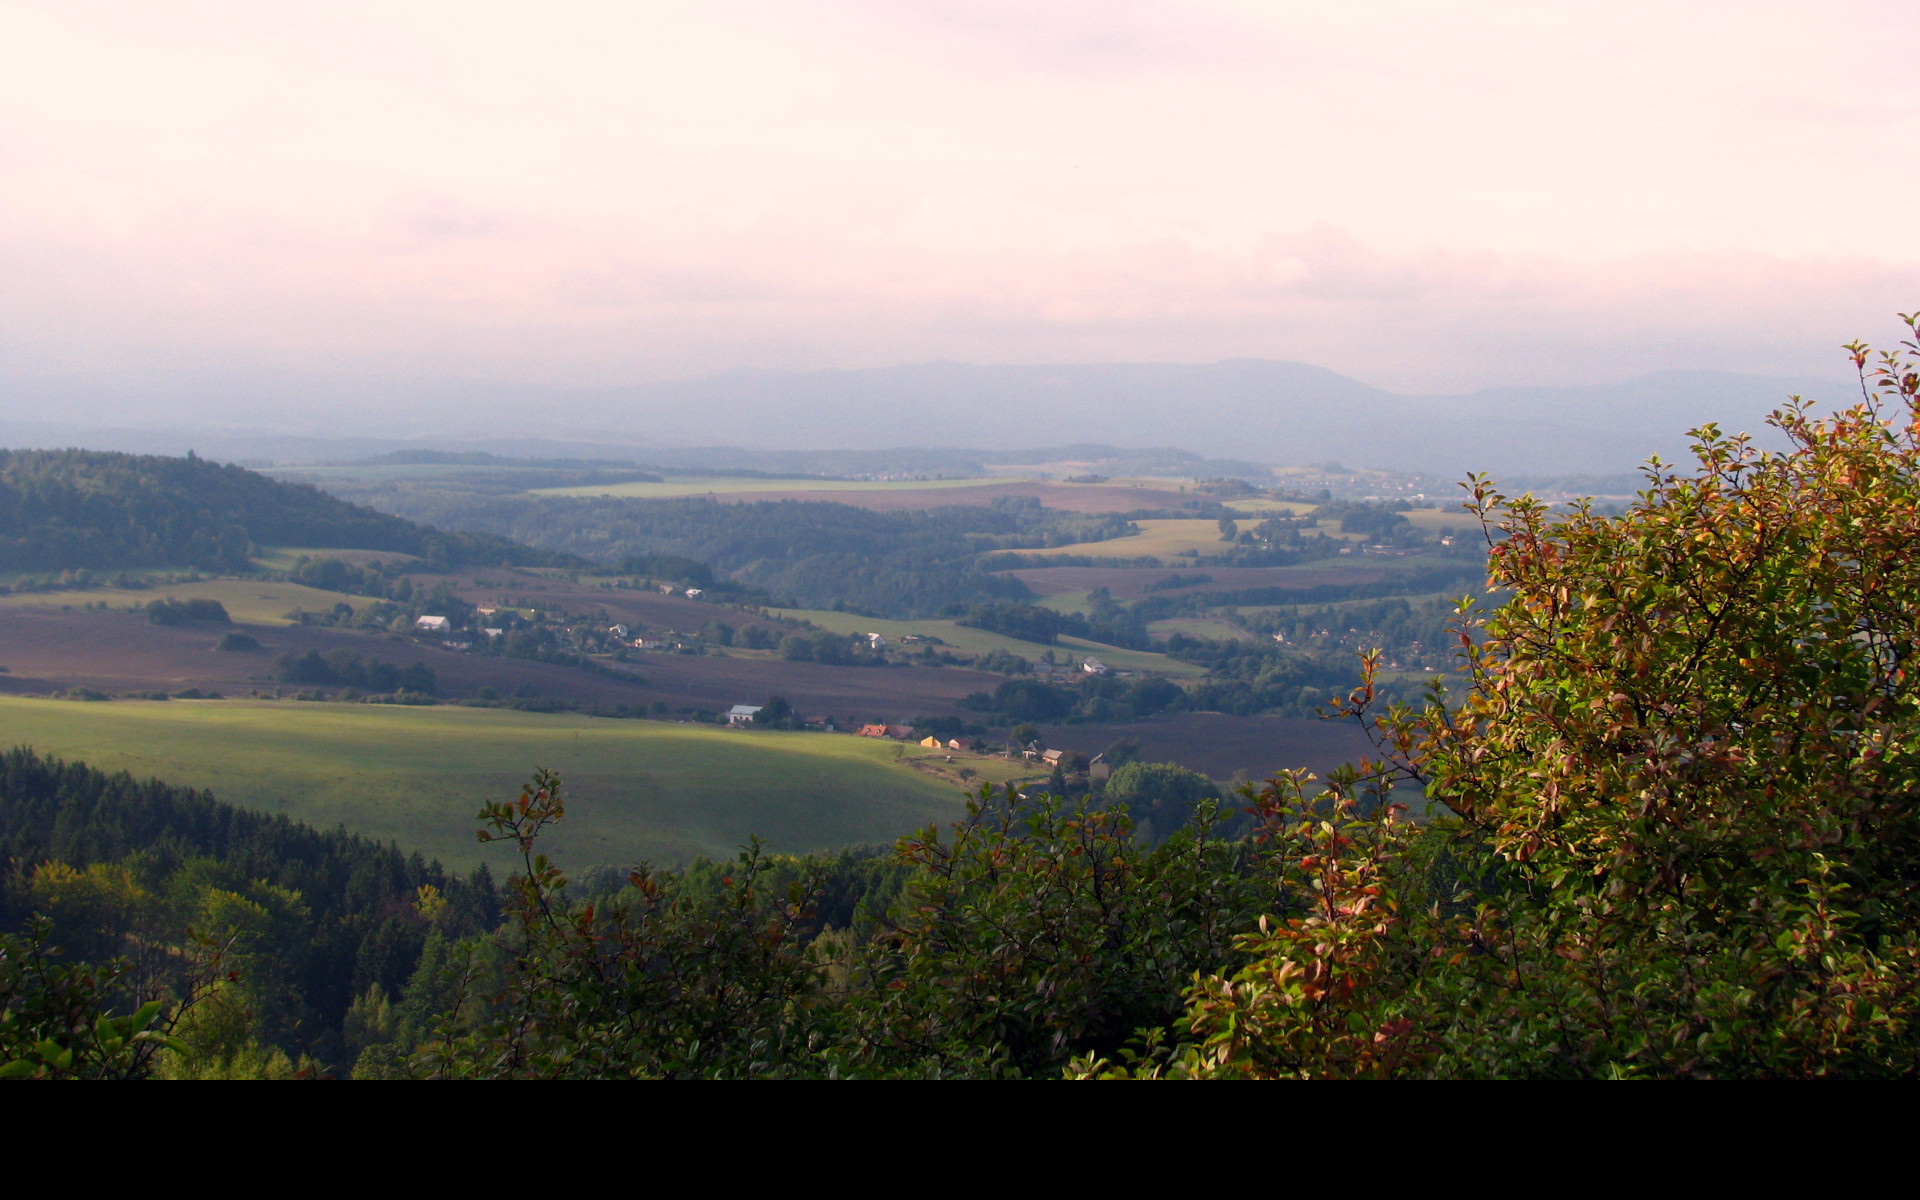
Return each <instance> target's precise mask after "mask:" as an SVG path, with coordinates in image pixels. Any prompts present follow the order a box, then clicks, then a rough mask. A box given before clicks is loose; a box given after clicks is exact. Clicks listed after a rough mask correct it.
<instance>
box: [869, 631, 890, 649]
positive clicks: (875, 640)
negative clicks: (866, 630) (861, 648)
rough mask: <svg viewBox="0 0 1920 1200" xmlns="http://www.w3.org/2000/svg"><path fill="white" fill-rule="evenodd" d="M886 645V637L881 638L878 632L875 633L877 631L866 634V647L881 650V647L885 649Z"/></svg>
mask: <svg viewBox="0 0 1920 1200" xmlns="http://www.w3.org/2000/svg"><path fill="white" fill-rule="evenodd" d="M886 645H887V639H886V638H883V637H881V636H880V635H879V634H877V633H870V634H868V635H867V648H868V649H871V650H883V649H885V648H886Z"/></svg>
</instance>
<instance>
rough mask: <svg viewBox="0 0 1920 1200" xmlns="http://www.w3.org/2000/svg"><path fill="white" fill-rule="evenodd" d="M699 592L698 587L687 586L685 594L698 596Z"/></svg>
mask: <svg viewBox="0 0 1920 1200" xmlns="http://www.w3.org/2000/svg"><path fill="white" fill-rule="evenodd" d="M699 594H700V589H699V588H688V589H687V595H688V596H690V597H691V596H698V595H699Z"/></svg>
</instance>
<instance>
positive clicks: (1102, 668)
mask: <svg viewBox="0 0 1920 1200" xmlns="http://www.w3.org/2000/svg"><path fill="white" fill-rule="evenodd" d="M1080 669H1081V670H1082V671H1085V672H1086V673H1087V674H1089V675H1105V674H1106V673H1107V664H1105V663H1103V662H1101V661H1100V660H1099V659H1097V658H1089V659H1088V660H1087V661H1085V662H1083V663H1081V664H1080Z"/></svg>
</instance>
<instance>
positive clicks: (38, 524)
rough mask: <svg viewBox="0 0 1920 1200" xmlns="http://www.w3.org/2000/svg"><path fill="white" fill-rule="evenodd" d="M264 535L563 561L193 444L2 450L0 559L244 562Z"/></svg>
mask: <svg viewBox="0 0 1920 1200" xmlns="http://www.w3.org/2000/svg"><path fill="white" fill-rule="evenodd" d="M263 545H297V546H332V547H353V548H357V549H366V550H394V551H399V552H402V553H405V554H412V555H416V556H418V557H420V558H424V559H427V560H429V561H431V562H435V563H440V564H460V563H485V564H489V565H520V566H548V565H565V564H564V562H563V561H562V560H566V561H572V560H570V559H567V556H562V555H555V554H552V553H550V552H545V551H536V550H529V549H527V548H526V547H524V546H519V545H516V544H514V543H512V542H509V541H507V540H506V539H504V538H500V537H495V536H492V535H487V534H474V533H443V532H441V531H439V530H436V529H429V528H425V527H422V526H419V525H416V524H414V523H413V522H411V521H407V520H403V519H401V518H399V517H395V516H389V515H387V514H385V513H380V512H375V511H374V510H373V509H370V508H362V507H360V506H358V505H354V504H349V503H347V502H346V501H344V500H340V499H338V498H336V497H333V496H329V495H327V494H326V493H324V492H321V491H319V490H317V489H315V488H312V487H308V486H305V485H295V484H287V483H282V482H280V481H278V480H274V479H269V478H268V477H266V476H264V475H260V474H257V473H256V472H253V471H249V470H246V469H244V468H242V467H236V466H230V465H222V464H218V463H212V462H208V461H206V460H205V459H201V458H197V457H195V456H194V455H192V454H189V455H187V457H185V458H167V457H160V456H155V455H135V454H116V453H109V452H106V451H94V450H0V570H48V569H51V570H67V569H73V568H80V567H87V568H92V569H95V570H98V569H100V568H103V567H104V568H117V567H166V566H187V565H191V566H195V567H199V568H201V569H203V570H223V571H245V570H249V569H250V568H251V564H250V562H249V558H250V556H251V555H252V554H253V553H254V552H255V550H256V549H257V548H258V547H259V546H263Z"/></svg>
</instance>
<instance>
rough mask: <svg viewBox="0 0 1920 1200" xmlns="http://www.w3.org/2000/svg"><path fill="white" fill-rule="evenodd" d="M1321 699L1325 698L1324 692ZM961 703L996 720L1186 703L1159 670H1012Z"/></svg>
mask: <svg viewBox="0 0 1920 1200" xmlns="http://www.w3.org/2000/svg"><path fill="white" fill-rule="evenodd" d="M1321 699H1322V700H1323V701H1324V700H1325V697H1324V696H1322V697H1321ZM959 705H960V707H961V708H964V709H966V710H968V711H969V712H977V713H981V714H983V715H984V716H985V717H986V718H987V720H988V721H989V722H991V723H993V724H997V725H1011V724H1017V723H1019V722H1022V721H1045V722H1070V723H1072V722H1081V721H1097V722H1103V723H1104V722H1109V721H1132V720H1136V719H1138V718H1141V717H1150V716H1153V715H1154V714H1156V713H1162V712H1169V711H1179V710H1181V709H1185V708H1188V707H1190V706H1191V705H1190V701H1189V699H1188V696H1187V693H1186V692H1185V691H1183V690H1181V687H1180V685H1179V684H1177V683H1174V682H1173V681H1172V680H1170V679H1163V678H1161V677H1160V676H1157V675H1154V676H1145V677H1142V678H1137V679H1119V678H1115V677H1113V676H1110V675H1103V676H1085V677H1083V678H1082V679H1080V680H1078V681H1076V682H1075V683H1073V684H1059V683H1049V682H1047V681H1046V680H1044V679H1034V678H1024V677H1020V676H1015V677H1014V678H1012V679H1009V680H1007V681H1006V682H1005V683H1002V684H1001V685H1000V686H998V687H996V688H994V689H993V691H992V692H973V693H971V694H969V695H967V696H965V697H963V698H962V699H961V700H960V701H959Z"/></svg>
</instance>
